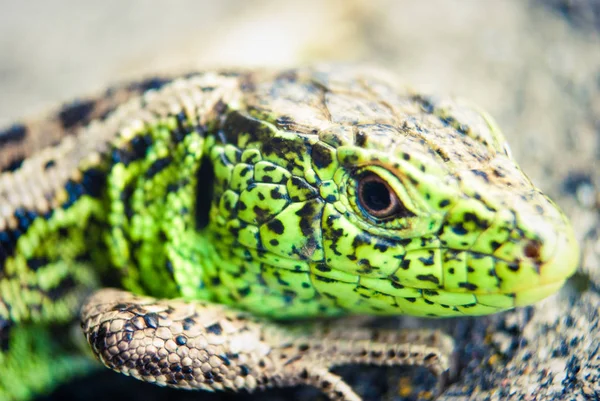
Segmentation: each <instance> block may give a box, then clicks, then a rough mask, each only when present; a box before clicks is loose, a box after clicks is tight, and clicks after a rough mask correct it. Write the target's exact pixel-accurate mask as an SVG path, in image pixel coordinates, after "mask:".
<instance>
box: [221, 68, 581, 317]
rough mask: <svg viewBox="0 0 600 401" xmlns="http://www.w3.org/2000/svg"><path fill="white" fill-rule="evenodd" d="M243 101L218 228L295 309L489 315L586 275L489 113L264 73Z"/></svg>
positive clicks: (230, 128)
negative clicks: (576, 272)
mask: <svg viewBox="0 0 600 401" xmlns="http://www.w3.org/2000/svg"><path fill="white" fill-rule="evenodd" d="M245 91H246V92H247V93H246V94H245V100H244V104H243V106H241V107H240V108H239V109H238V110H235V111H231V112H230V113H229V114H228V116H227V118H226V119H225V120H224V122H223V123H222V125H221V127H220V128H219V129H220V130H221V132H222V133H223V138H225V139H224V140H223V143H220V144H216V145H214V146H213V148H212V151H213V154H214V155H217V156H214V158H213V160H214V162H215V163H216V166H217V171H224V170H223V168H221V167H219V163H220V162H219V158H221V159H223V157H222V156H219V154H220V155H224V154H227V147H228V146H229V147H233V148H235V149H238V155H237V156H236V157H233V158H232V157H230V159H235V160H234V161H231V163H233V164H236V165H235V166H234V167H232V168H230V169H228V170H227V172H226V174H225V175H221V176H220V175H219V173H217V174H216V177H217V181H218V182H217V185H215V188H227V189H226V190H225V191H222V190H219V191H218V193H217V194H216V197H215V199H217V200H218V204H217V202H215V204H214V206H213V208H212V211H211V221H212V222H213V223H212V224H213V228H214V229H215V230H216V231H217V232H219V233H225V232H226V233H227V234H226V235H230V234H233V237H234V238H235V242H234V243H233V244H229V245H227V247H228V252H233V253H236V252H237V253H239V254H245V255H246V257H247V259H251V260H253V261H254V262H257V261H258V263H259V265H260V266H261V267H260V269H259V271H258V272H254V273H253V274H258V275H260V276H261V277H262V278H261V280H263V281H266V282H267V283H268V284H269V286H268V288H270V290H269V291H274V292H277V293H278V297H279V298H281V294H287V295H288V296H289V302H288V307H289V308H290V309H289V310H288V313H287V314H289V313H291V314H294V312H290V311H292V310H293V308H297V310H298V311H299V312H295V314H297V315H302V314H308V315H309V314H318V313H321V312H323V313H326V312H327V310H344V311H349V312H353V313H381V314H413V315H429V316H451V315H463V314H465V315H476V314H488V313H493V312H497V311H500V310H504V309H508V308H512V307H515V306H521V305H527V304H531V303H533V302H536V301H538V300H540V299H542V298H544V297H546V296H548V295H550V294H552V293H554V292H556V291H557V290H558V289H559V288H560V287H561V286H562V284H563V283H564V282H565V280H566V279H567V278H568V277H569V276H570V275H572V274H573V272H574V270H575V268H576V266H577V263H578V246H577V243H576V241H575V239H574V235H573V231H572V229H571V226H570V224H569V222H568V220H567V219H566V217H565V216H564V214H563V213H562V212H561V211H560V210H559V208H558V207H557V206H556V205H555V204H554V203H553V202H552V201H551V200H550V199H549V198H548V197H546V196H545V195H544V194H543V193H542V192H541V191H540V190H538V189H537V188H536V187H535V186H534V185H533V184H532V183H531V181H530V180H529V179H528V178H527V177H526V176H525V174H524V173H523V172H522V171H521V170H520V169H519V167H518V165H517V164H516V163H515V161H514V160H513V159H512V157H511V156H510V153H509V151H508V147H507V145H506V142H505V140H504V138H503V136H502V134H501V133H500V131H499V130H498V128H497V127H496V126H495V124H494V122H493V121H492V120H491V118H490V117H488V116H487V115H486V114H485V113H484V112H482V111H480V110H477V109H476V108H474V107H472V106H469V105H465V104H461V103H460V102H456V101H451V100H444V99H434V98H426V97H423V96H421V95H419V94H416V93H412V92H411V91H406V90H404V91H400V90H397V89H396V88H395V86H394V85H393V84H390V83H389V81H388V80H387V78H382V77H381V75H378V74H374V73H372V72H371V71H369V72H362V71H359V72H356V71H353V70H349V71H346V70H343V71H342V72H340V71H339V70H338V71H337V72H335V73H334V72H331V71H326V70H301V71H294V72H289V73H286V74H282V75H280V76H278V77H276V78H270V79H264V80H261V78H260V77H256V76H253V77H252V78H249V79H248V82H246V87H245ZM231 144H233V145H231ZM215 149H217V150H216V151H215ZM219 149H221V150H219ZM229 153H230V154H233V153H235V152H233V151H230V152H229ZM232 211H233V212H232ZM217 221H220V222H221V223H215V222H217ZM226 235H223V236H222V237H225V236H226ZM225 242H227V241H225ZM236 249H237V250H236ZM255 265H256V263H255ZM278 291H279V292H278ZM241 298H243V297H241ZM241 298H240V299H239V300H238V301H239V302H240V303H241V304H243V303H244V300H243V299H241ZM263 299H265V304H268V303H269V301H268V300H267V299H268V298H267V297H264V298H263ZM274 299H275V298H274ZM315 299H318V300H319V301H318V302H316V305H318V306H317V308H321V309H315V310H313V309H310V308H311V307H312V306H311V305H312V304H311V302H313V301H314V300H315ZM302 300H304V303H303V301H302ZM324 305H325V306H324ZM281 307H282V308H283V307H285V305H282V306H281ZM265 308H268V307H267V306H265ZM327 308H329V309H327ZM255 309H256V308H255ZM306 311H308V312H306ZM266 313H271V312H269V311H267V312H266ZM275 314H277V313H275Z"/></svg>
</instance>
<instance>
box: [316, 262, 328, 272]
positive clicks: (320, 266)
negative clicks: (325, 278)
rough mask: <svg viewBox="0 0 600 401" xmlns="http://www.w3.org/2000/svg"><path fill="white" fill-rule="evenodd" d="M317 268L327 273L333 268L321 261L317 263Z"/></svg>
mask: <svg viewBox="0 0 600 401" xmlns="http://www.w3.org/2000/svg"><path fill="white" fill-rule="evenodd" d="M316 268H317V270H318V271H320V272H323V273H327V272H330V271H331V268H330V267H329V266H327V265H325V264H322V263H319V264H318V265H316Z"/></svg>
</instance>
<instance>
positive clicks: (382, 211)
mask: <svg viewBox="0 0 600 401" xmlns="http://www.w3.org/2000/svg"><path fill="white" fill-rule="evenodd" d="M357 182H358V190H357V193H358V203H359V205H360V207H361V209H362V211H363V212H364V213H366V214H368V215H369V216H370V217H375V218H377V219H385V218H388V217H410V216H414V215H413V214H412V213H411V212H410V211H409V210H408V209H406V207H405V206H404V205H403V204H402V202H400V199H398V195H396V192H394V190H393V189H392V188H391V187H390V186H389V185H388V183H387V182H386V181H385V180H384V179H382V178H381V177H380V176H378V175H377V174H373V173H367V174H364V175H361V176H359V177H358V180H357Z"/></svg>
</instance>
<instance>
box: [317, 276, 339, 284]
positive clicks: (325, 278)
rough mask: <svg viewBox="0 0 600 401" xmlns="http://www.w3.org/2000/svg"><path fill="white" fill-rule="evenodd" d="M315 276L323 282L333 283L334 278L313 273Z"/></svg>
mask: <svg viewBox="0 0 600 401" xmlns="http://www.w3.org/2000/svg"><path fill="white" fill-rule="evenodd" d="M315 278H316V279H317V280H319V281H322V282H324V283H335V280H334V279H332V278H329V277H323V276H317V275H315Z"/></svg>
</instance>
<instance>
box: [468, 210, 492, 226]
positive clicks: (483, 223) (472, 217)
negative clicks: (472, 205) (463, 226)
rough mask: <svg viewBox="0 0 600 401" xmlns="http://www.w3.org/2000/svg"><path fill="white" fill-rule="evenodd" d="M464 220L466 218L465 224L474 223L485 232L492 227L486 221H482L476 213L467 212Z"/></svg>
mask: <svg viewBox="0 0 600 401" xmlns="http://www.w3.org/2000/svg"><path fill="white" fill-rule="evenodd" d="M463 218H464V220H465V222H472V223H474V224H475V225H476V226H477V227H479V228H481V229H483V230H485V229H486V228H488V227H489V226H490V224H489V223H488V222H487V221H486V220H482V219H480V218H479V216H477V215H476V214H475V213H471V212H467V213H465V215H464V217H463Z"/></svg>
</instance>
